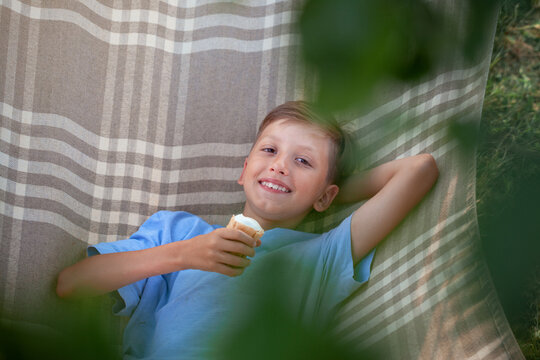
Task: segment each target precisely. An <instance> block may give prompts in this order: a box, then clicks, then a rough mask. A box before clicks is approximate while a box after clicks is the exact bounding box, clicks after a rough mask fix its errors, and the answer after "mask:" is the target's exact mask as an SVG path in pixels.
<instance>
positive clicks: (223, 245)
mask: <svg viewBox="0 0 540 360" xmlns="http://www.w3.org/2000/svg"><path fill="white" fill-rule="evenodd" d="M254 246H255V240H253V238H251V237H250V236H248V235H247V234H245V233H243V232H242V231H239V230H232V229H226V228H220V229H216V230H214V231H212V232H211V233H208V234H204V235H199V236H196V237H194V238H192V239H188V240H184V241H177V242H173V243H169V244H165V245H160V246H156V247H152V248H149V249H144V250H137V251H126V252H118V253H112V254H102V255H95V256H92V257H88V258H86V259H84V260H81V261H80V262H78V263H76V264H74V265H72V266H70V267H67V268H65V269H64V270H62V272H61V273H60V274H59V276H58V282H57V286H56V293H57V294H58V296H60V297H63V298H67V297H81V296H94V295H101V294H105V293H107V292H110V291H113V290H117V289H119V288H121V287H123V286H125V285H128V284H131V283H134V282H136V281H139V280H142V279H145V278H148V277H151V276H155V275H160V274H167V273H170V272H174V271H180V270H184V269H199V270H204V271H213V272H217V273H221V274H224V275H228V276H237V275H240V274H242V272H243V270H244V268H245V267H246V266H248V265H249V264H250V260H249V259H246V258H243V257H242V256H241V255H245V256H253V255H254V254H255V251H254V250H253V247H254Z"/></svg>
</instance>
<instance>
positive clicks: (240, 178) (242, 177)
mask: <svg viewBox="0 0 540 360" xmlns="http://www.w3.org/2000/svg"><path fill="white" fill-rule="evenodd" d="M246 166H247V158H246V159H245V160H244V168H243V169H242V173H241V174H240V177H239V178H238V181H237V183H238V184H240V185H244V172H245V171H246Z"/></svg>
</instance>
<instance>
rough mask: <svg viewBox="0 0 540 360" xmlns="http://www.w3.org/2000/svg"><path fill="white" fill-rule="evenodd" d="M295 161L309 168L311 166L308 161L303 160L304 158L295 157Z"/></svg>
mask: <svg viewBox="0 0 540 360" xmlns="http://www.w3.org/2000/svg"><path fill="white" fill-rule="evenodd" d="M296 161H297V162H299V163H300V164H302V165H306V166H311V164H310V163H309V161H307V160H306V159H304V158H301V157H297V158H296Z"/></svg>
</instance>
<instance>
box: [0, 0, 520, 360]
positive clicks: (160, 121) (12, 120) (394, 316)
mask: <svg viewBox="0 0 540 360" xmlns="http://www.w3.org/2000/svg"><path fill="white" fill-rule="evenodd" d="M131 3H132V4H131ZM441 4H443V6H445V7H447V8H448V11H452V12H456V14H457V15H456V16H458V15H459V11H460V8H459V6H458V5H455V4H454V2H452V1H447V2H441ZM128 6H132V8H127V7H128ZM300 10H301V4H299V3H298V2H296V1H292V2H290V1H272V0H269V1H262V0H253V1H249V2H248V1H241V2H229V3H223V2H218V1H210V0H203V1H194V0H188V1H185V2H182V4H181V5H176V4H172V2H171V4H167V3H166V2H161V1H157V0H147V1H135V2H125V1H120V0H115V1H103V2H97V1H90V0H84V1H77V2H74V1H68V0H63V1H62V0H57V1H46V2H41V1H33V0H23V1H21V0H5V1H2V3H1V5H0V120H1V136H0V175H1V176H0V228H1V234H2V235H1V240H0V289H1V291H0V308H1V309H2V312H3V314H4V316H7V317H10V318H12V319H16V320H24V321H30V322H38V321H39V320H38V319H40V314H39V313H38V312H37V310H33V309H34V306H33V305H34V304H36V303H39V304H45V305H47V306H49V307H51V308H54V307H55V306H56V307H57V306H58V303H57V299H56V296H55V294H54V291H53V289H54V285H55V279H56V276H57V274H58V272H59V271H60V270H61V269H62V268H64V267H65V266H67V265H70V264H72V263H74V262H75V261H77V260H79V259H80V258H82V256H83V253H84V249H85V248H86V246H87V245H89V244H95V243H97V242H102V241H113V240H117V239H122V238H126V237H128V236H129V235H130V234H131V233H133V232H134V231H135V230H136V229H137V228H138V226H139V225H140V224H141V223H142V222H143V221H144V220H145V219H146V218H147V217H149V216H150V215H151V214H153V213H154V212H156V211H157V210H161V209H167V210H185V211H190V212H192V213H195V214H198V215H200V216H202V217H203V218H205V219H206V220H207V221H209V222H212V223H220V224H226V222H227V220H228V219H229V218H230V216H231V214H233V213H238V212H240V211H241V210H242V207H243V201H244V195H243V192H242V189H241V187H240V186H239V185H237V184H236V179H237V178H238V176H239V174H240V171H241V168H242V165H243V159H244V158H245V156H246V155H247V154H248V152H249V149H250V146H251V143H252V141H253V139H254V137H255V133H256V129H257V125H258V123H259V122H260V121H262V119H263V117H264V115H265V114H266V113H267V112H268V111H270V110H271V109H272V108H274V107H275V106H276V105H279V104H281V103H283V102H285V101H287V100H292V99H300V98H306V97H308V96H309V94H310V93H311V91H312V89H313V85H312V79H311V77H309V76H306V73H305V71H304V69H303V68H302V66H301V62H300V54H299V46H298V43H299V39H298V34H297V33H296V32H295V31H296V30H295V28H294V26H293V25H294V21H295V18H296V16H297V15H298V14H299V12H300ZM489 50H490V49H487V50H486V53H485V54H486V57H485V60H484V61H482V62H480V63H479V64H477V65H474V66H463V65H460V64H459V63H456V64H454V66H453V67H451V68H449V69H445V70H444V71H441V72H440V73H439V74H436V75H433V76H432V77H430V78H428V79H425V80H424V81H422V82H420V83H418V84H411V85H409V86H407V87H404V88H399V89H397V90H398V91H396V89H390V90H389V91H388V92H386V93H381V96H380V102H379V103H378V104H376V105H374V107H373V109H372V110H370V111H368V112H366V113H365V114H362V115H361V116H356V117H355V120H354V121H353V122H351V123H350V124H349V127H350V130H351V131H352V132H353V133H354V134H355V135H356V137H357V139H358V141H359V142H360V143H361V144H363V145H365V146H366V147H367V148H368V149H370V150H369V151H367V152H365V154H364V155H365V165H366V166H374V165H377V164H380V163H382V162H385V161H388V160H391V159H395V158H400V157H404V156H408V155H414V154H417V153H420V152H429V153H431V154H433V155H434V156H435V158H436V159H437V163H438V165H439V169H440V178H439V180H438V182H437V185H436V186H435V188H434V189H433V190H432V191H431V192H430V194H429V195H428V197H427V198H426V199H425V201H423V202H422V203H421V205H420V206H418V207H417V208H416V209H415V210H414V211H413V213H412V214H411V215H410V216H409V217H408V218H407V220H406V221H405V222H404V223H402V224H401V225H400V226H399V227H398V228H397V229H396V230H395V231H394V232H393V233H392V234H391V235H390V236H389V238H388V239H387V240H386V241H385V242H383V244H381V246H380V247H379V249H378V251H377V255H376V257H375V261H374V265H373V273H372V278H371V279H370V281H369V283H368V284H367V286H364V287H363V288H362V289H361V290H360V291H359V293H357V294H354V295H353V296H352V297H351V299H350V300H349V301H348V302H347V303H346V304H345V305H344V307H343V309H342V311H341V313H340V314H341V320H340V322H339V325H338V326H337V327H336V328H335V331H336V332H337V333H338V334H340V336H342V337H343V338H344V339H346V340H350V341H351V342H354V343H357V344H360V345H363V346H380V345H381V344H384V347H383V351H384V355H385V356H386V357H388V358H422V359H433V358H441V359H448V358H454V359H463V358H471V359H473V358H474V359H476V358H479V359H480V358H489V359H495V358H496V359H499V358H501V359H503V358H521V357H522V355H521V352H520V351H519V347H518V346H517V344H516V342H515V339H514V338H513V335H512V333H511V331H510V329H509V327H508V324H507V322H506V319H505V317H504V314H503V313H502V310H501V308H500V305H499V303H498V300H497V296H496V293H495V292H494V288H493V286H492V284H491V282H490V279H489V275H488V273H487V271H486V268H485V265H484V263H483V261H482V260H481V258H479V257H478V252H479V250H478V240H477V239H478V230H477V229H478V226H477V223H476V210H475V161H474V155H473V154H464V153H461V152H460V150H459V149H460V147H459V146H458V142H457V140H456V139H454V138H453V137H452V136H451V135H450V134H449V131H448V125H449V122H450V121H451V119H453V118H470V117H476V118H478V117H479V115H480V113H481V105H482V101H483V94H484V90H485V82H486V75H487V71H488V67H489V66H488V65H489V53H490V51H489ZM389 119H397V120H396V121H395V122H394V124H395V126H394V127H390V128H389V127H381V126H380V125H381V124H382V123H388V121H389ZM356 206H358V205H356ZM352 208H354V207H352ZM352 208H351V207H349V208H341V209H335V211H333V212H330V213H329V215H326V216H324V217H316V218H310V219H308V220H307V221H306V223H305V224H304V229H305V230H313V231H318V230H323V229H325V228H327V227H330V226H333V225H334V224H335V223H337V222H338V221H340V220H341V219H342V218H343V217H345V216H347V215H348V214H349V213H350V211H351V209H352ZM386 357H385V358H386Z"/></svg>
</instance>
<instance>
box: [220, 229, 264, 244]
mask: <svg viewBox="0 0 540 360" xmlns="http://www.w3.org/2000/svg"><path fill="white" fill-rule="evenodd" d="M219 230H221V231H220V235H221V236H222V237H223V238H225V239H229V240H236V241H241V242H243V243H244V244H246V245H247V246H250V247H254V246H255V245H256V244H257V242H256V241H255V239H253V238H252V237H251V236H249V235H248V234H246V233H245V232H243V231H241V230H237V229H227V228H221V229H219Z"/></svg>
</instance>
